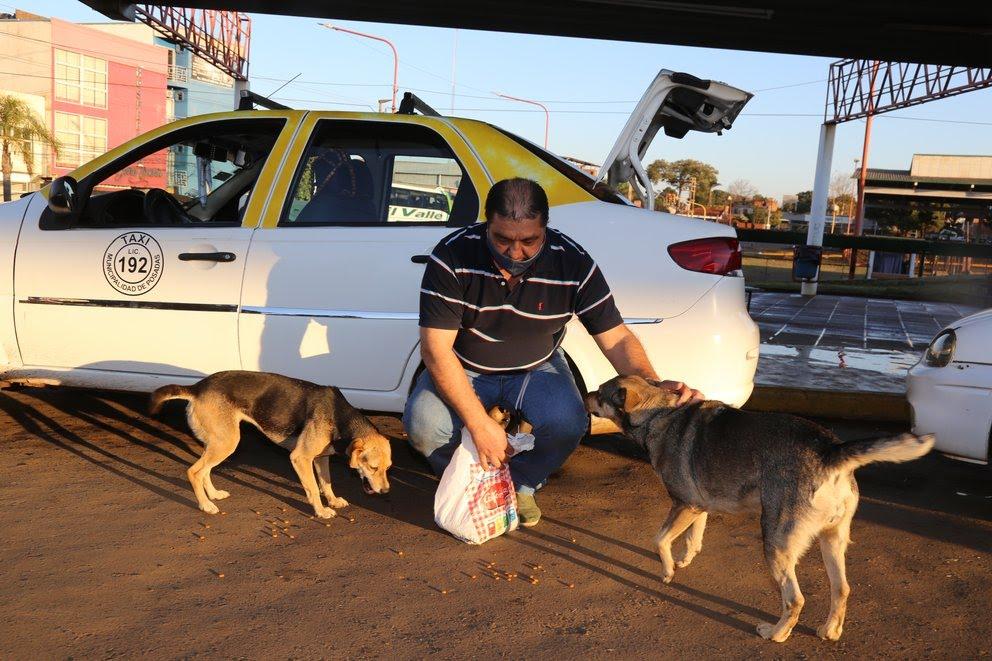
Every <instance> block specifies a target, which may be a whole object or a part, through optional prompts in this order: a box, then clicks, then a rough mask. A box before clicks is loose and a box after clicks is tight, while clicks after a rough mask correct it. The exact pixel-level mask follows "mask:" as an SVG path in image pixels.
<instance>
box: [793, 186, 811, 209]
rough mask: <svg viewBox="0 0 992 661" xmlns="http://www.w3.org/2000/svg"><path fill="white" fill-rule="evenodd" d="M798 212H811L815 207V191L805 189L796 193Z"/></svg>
mask: <svg viewBox="0 0 992 661" xmlns="http://www.w3.org/2000/svg"><path fill="white" fill-rule="evenodd" d="M796 198H797V199H796V213H809V210H810V209H811V208H812V207H813V191H811V190H804V191H802V192H799V193H796Z"/></svg>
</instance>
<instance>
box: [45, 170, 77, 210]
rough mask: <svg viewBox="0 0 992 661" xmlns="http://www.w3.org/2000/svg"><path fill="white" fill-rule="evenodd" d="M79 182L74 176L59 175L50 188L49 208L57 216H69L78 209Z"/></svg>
mask: <svg viewBox="0 0 992 661" xmlns="http://www.w3.org/2000/svg"><path fill="white" fill-rule="evenodd" d="M77 190H79V183H77V182H76V180H75V179H73V178H72V177H68V176H66V177H57V178H56V179H55V180H54V181H52V183H51V187H50V188H49V189H48V208H49V209H51V211H52V213H54V214H55V215H57V216H68V215H70V214H72V213H75V212H76V211H77V205H78V204H79V200H78V197H77V196H76V191H77Z"/></svg>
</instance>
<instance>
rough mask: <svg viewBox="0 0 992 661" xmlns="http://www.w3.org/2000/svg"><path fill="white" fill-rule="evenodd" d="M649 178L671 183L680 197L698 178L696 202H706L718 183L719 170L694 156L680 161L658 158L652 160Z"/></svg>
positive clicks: (648, 168)
mask: <svg viewBox="0 0 992 661" xmlns="http://www.w3.org/2000/svg"><path fill="white" fill-rule="evenodd" d="M647 172H648V178H649V179H650V180H651V181H652V182H653V183H656V184H658V183H662V182H664V183H666V184H669V185H671V186H672V187H673V188H674V189H675V191H676V193H678V196H679V199H681V198H682V193H683V192H684V191H685V190H686V189H688V188H689V186H690V182H691V181H692V180H693V179H695V180H696V198H695V200H694V201H695V202H699V203H700V204H706V202H707V201H708V199H709V194H710V189H711V188H713V186H715V185H716V182H717V176H718V175H719V172H718V171H717V169H716V168H715V167H713V166H712V165H710V164H709V163H703V162H702V161H697V160H695V159H692V158H683V159H681V160H678V161H664V160H657V161H653V162H651V163H650V164H649V165H648V167H647Z"/></svg>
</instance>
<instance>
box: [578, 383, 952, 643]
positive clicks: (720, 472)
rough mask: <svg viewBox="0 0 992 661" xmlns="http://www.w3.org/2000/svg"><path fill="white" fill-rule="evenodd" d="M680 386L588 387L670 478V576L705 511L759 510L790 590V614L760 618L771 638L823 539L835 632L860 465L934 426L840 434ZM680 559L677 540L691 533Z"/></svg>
mask: <svg viewBox="0 0 992 661" xmlns="http://www.w3.org/2000/svg"><path fill="white" fill-rule="evenodd" d="M677 401H678V396H677V395H676V394H675V393H673V392H671V391H669V390H665V389H663V388H660V387H658V384H657V383H656V382H648V381H646V380H644V379H642V378H641V377H639V376H623V377H617V378H615V379H612V380H610V381H607V382H606V383H604V384H603V385H602V386H600V388H599V391H597V392H594V393H590V394H589V395H587V396H586V409H587V410H588V411H589V412H590V413H592V414H594V415H598V416H600V417H602V418H608V419H609V420H612V421H613V422H615V423H616V424H617V425H619V426H620V428H621V429H622V430H623V433H624V435H625V436H627V437H628V438H630V439H631V440H633V441H635V442H637V443H639V444H640V445H641V447H643V448H644V449H645V450H646V451H647V453H648V455H649V456H650V458H651V465H652V466H654V469H655V471H656V472H657V473H658V476H659V477H660V478H661V480H662V482H664V483H665V488H666V489H667V490H668V495H669V496H670V497H671V499H672V509H671V511H670V512H669V513H668V518H667V519H666V521H665V523H664V524H663V525H662V526H661V530H660V531H659V532H658V536H657V537H656V538H655V542H656V544H657V546H658V556H659V557H660V558H661V564H662V569H663V572H664V574H663V576H662V579H663V580H664V582H665V583H668V582H669V581H671V580H672V578H673V577H674V575H675V567H676V566H678V567H686V566H688V565H689V563H690V562H691V561H692V559H693V558H694V557H695V556H696V554H697V553H699V551H700V550H701V549H702V546H703V529H704V528H705V526H706V513H707V512H710V511H715V512H739V511H748V510H752V511H753V510H757V511H760V512H761V532H762V537H763V540H764V551H765V561H766V562H767V563H768V568H769V570H770V571H771V575H772V578H773V580H774V581H775V585H776V586H778V587H779V588H780V589H781V591H782V609H783V610H782V617H781V618H780V619H779V621H778V622H777V623H774V624H772V623H768V622H762V623H761V624H759V625H758V633H759V634H760V635H761V636H762V637H763V638H768V639H771V640H774V641H776V642H782V641H784V640H785V639H786V638H788V637H789V634H790V633H791V632H792V628H793V627H794V626H795V625H796V622H797V621H798V620H799V612H800V611H801V610H802V607H803V603H804V601H805V600H804V599H803V595H802V592H800V590H799V582H798V581H797V580H796V563H797V562H798V561H799V558H800V557H802V555H803V553H805V551H806V549H807V548H808V547H809V545H810V544H811V543H812V542H813V540H814V539H816V538H819V540H820V551H821V553H822V555H823V564H824V565H825V566H826V569H827V576H828V577H829V579H830V614H829V615H828V616H827V621H826V622H825V623H824V624H823V625H822V626H821V627H820V628H819V629H817V633H818V634H819V636H820V637H821V638H826V639H828V640H837V639H838V638H840V635H841V632H842V631H843V628H844V615H845V612H846V608H847V596H848V593H849V590H850V589H849V587H848V584H847V578H846V576H845V574H846V571H847V570H846V566H845V551H846V549H847V545H848V542H849V540H850V532H851V519H852V518H853V517H854V511H855V509H856V508H857V506H858V483H857V482H856V481H855V479H854V470H855V469H856V468H858V467H860V466H864V465H866V464H870V463H872V462H876V461H892V462H900V461H910V460H912V459H916V458H917V457H922V456H923V455H925V454H926V453H927V452H929V451H930V448H931V447H933V442H934V438H933V436H920V437H917V436H913V435H912V434H902V435H901V436H896V437H893V438H879V439H871V440H864V441H851V442H849V443H844V442H842V441H841V440H840V439H839V438H837V437H836V436H835V435H834V434H832V433H831V432H830V431H828V430H826V429H824V428H823V427H820V426H819V425H816V424H813V423H812V422H809V421H807V420H803V419H801V418H797V417H795V416H791V415H784V414H781V413H757V412H753V411H739V410H737V409H734V408H731V407H729V406H727V405H726V404H723V403H721V402H714V401H710V402H700V403H695V404H689V405H687V406H683V407H681V408H676V403H677ZM686 530H688V533H687V535H686V549H685V554H684V555H683V556H682V557H681V558H680V559H679V560H678V562H677V563H676V562H675V561H674V559H673V558H672V542H674V541H675V540H676V539H677V538H678V537H679V536H680V535H681V534H682V533H683V532H685V531H686Z"/></svg>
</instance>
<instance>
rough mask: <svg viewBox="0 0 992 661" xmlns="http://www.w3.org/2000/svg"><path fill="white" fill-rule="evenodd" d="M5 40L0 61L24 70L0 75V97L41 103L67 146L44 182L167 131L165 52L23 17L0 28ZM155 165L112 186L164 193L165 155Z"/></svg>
mask: <svg viewBox="0 0 992 661" xmlns="http://www.w3.org/2000/svg"><path fill="white" fill-rule="evenodd" d="M0 37H3V38H2V39H0V42H2V46H0V59H4V60H5V61H8V62H20V63H21V65H20V66H18V67H17V69H18V70H17V71H16V72H12V73H8V74H7V75H4V74H0V93H3V92H4V91H10V92H22V93H27V94H36V95H40V96H43V97H44V98H45V113H46V121H47V122H48V124H49V125H50V126H51V127H52V129H53V131H54V132H55V134H56V135H57V136H58V138H59V140H61V141H62V144H63V149H62V150H61V151H60V152H59V154H58V155H57V156H55V157H54V158H52V159H50V161H49V164H50V165H49V167H48V168H47V171H46V172H43V173H42V174H45V175H50V176H53V177H57V176H60V175H63V174H67V173H68V172H70V171H72V170H73V169H75V168H76V167H78V166H79V165H81V164H82V163H85V162H87V161H89V160H90V159H92V158H94V157H96V156H99V155H100V154H103V153H104V152H106V151H107V150H108V149H112V148H114V147H116V146H117V145H120V144H121V143H123V142H126V141H128V140H130V139H131V138H133V137H135V136H137V135H140V134H141V133H144V132H146V131H149V130H151V129H153V128H155V127H157V126H161V125H162V124H164V123H165V121H166V82H167V75H168V50H167V49H165V48H163V47H161V46H156V45H152V44H142V43H140V42H137V41H133V40H131V39H125V38H123V37H119V36H116V35H113V34H108V33H106V32H102V31H100V30H94V29H92V28H89V27H86V26H83V25H76V24H74V23H68V22H66V21H61V20H59V19H55V18H53V19H47V18H44V17H40V16H34V15H31V14H24V13H22V12H18V14H17V15H16V16H14V17H12V18H7V19H6V20H0ZM8 57H9V58H10V59H9V60H8V59H6V58H8ZM157 160H158V159H154V158H152V159H145V160H144V161H143V163H144V165H145V167H144V168H141V169H139V171H135V172H129V173H125V174H121V175H119V176H118V177H116V178H115V180H113V181H108V182H107V183H108V184H109V185H124V186H133V185H141V186H143V187H151V186H154V187H159V188H164V187H165V186H166V181H167V176H166V175H167V172H166V161H165V156H164V154H163V155H162V157H161V166H160V167H156V162H157Z"/></svg>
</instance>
